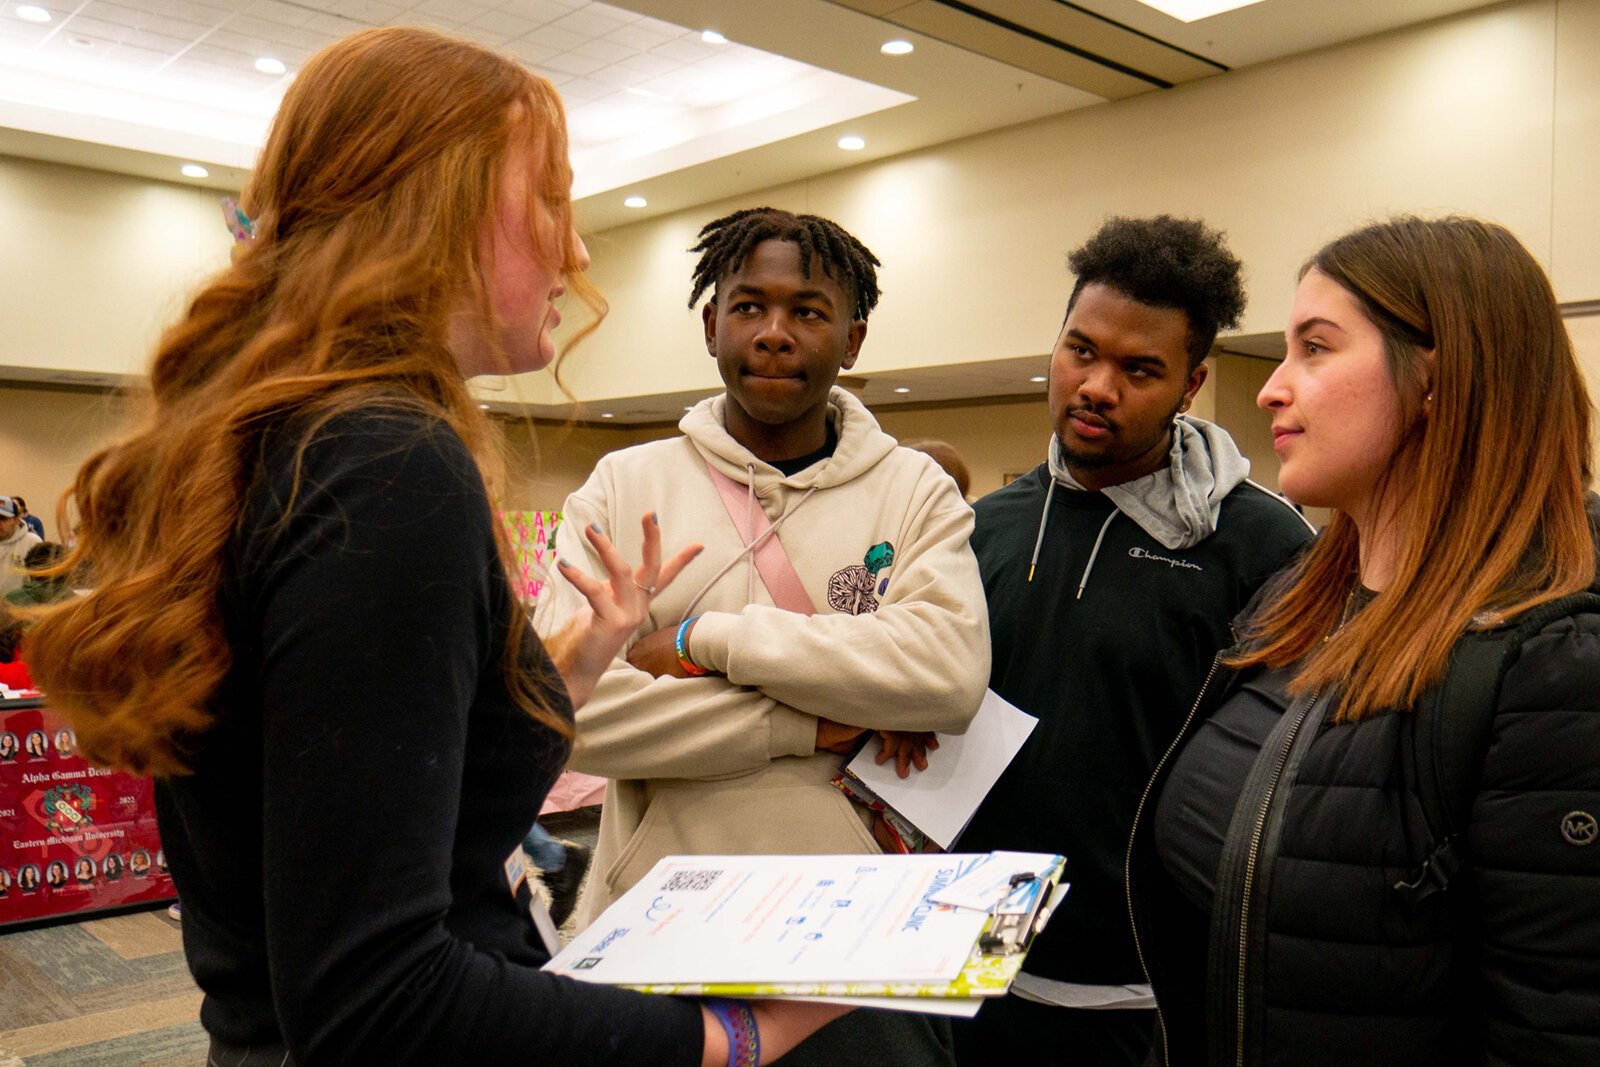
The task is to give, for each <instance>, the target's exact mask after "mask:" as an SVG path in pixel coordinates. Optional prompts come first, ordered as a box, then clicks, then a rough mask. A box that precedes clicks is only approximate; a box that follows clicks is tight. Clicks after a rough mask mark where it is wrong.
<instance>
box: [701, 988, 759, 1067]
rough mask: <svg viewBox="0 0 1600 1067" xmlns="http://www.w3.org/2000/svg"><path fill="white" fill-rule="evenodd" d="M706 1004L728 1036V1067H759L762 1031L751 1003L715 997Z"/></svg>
mask: <svg viewBox="0 0 1600 1067" xmlns="http://www.w3.org/2000/svg"><path fill="white" fill-rule="evenodd" d="M704 1003H705V1006H706V1009H707V1010H708V1011H710V1012H711V1014H712V1015H715V1016H716V1017H717V1022H719V1023H721V1024H722V1029H723V1030H724V1031H725V1032H726V1033H727V1035H728V1067H759V1065H760V1063H761V1030H760V1028H759V1027H757V1026H756V1013H755V1012H753V1011H751V1010H750V1004H749V1002H748V1001H743V1000H725V999H723V998H722V997H713V998H711V999H710V1000H707V1001H705V1002H704Z"/></svg>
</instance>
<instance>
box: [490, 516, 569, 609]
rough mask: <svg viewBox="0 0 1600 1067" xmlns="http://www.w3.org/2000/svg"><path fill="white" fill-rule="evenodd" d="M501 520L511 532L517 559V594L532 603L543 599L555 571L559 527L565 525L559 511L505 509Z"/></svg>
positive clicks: (526, 601)
mask: <svg viewBox="0 0 1600 1067" xmlns="http://www.w3.org/2000/svg"><path fill="white" fill-rule="evenodd" d="M500 521H502V522H504V523H505V524H506V532H507V533H508V534H510V536H511V551H512V553H513V554H514V556H515V559H516V575H515V581H516V587H517V595H518V596H520V597H522V599H523V601H524V602H525V603H528V604H532V603H533V602H534V601H535V600H537V599H539V592H540V590H542V589H543V588H544V583H545V582H546V581H548V580H549V578H550V575H551V574H553V573H554V568H555V564H556V530H558V529H559V528H560V527H561V512H559V511H502V512H501V513H500Z"/></svg>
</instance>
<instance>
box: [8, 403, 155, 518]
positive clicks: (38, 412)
mask: <svg viewBox="0 0 1600 1067" xmlns="http://www.w3.org/2000/svg"><path fill="white" fill-rule="evenodd" d="M127 412H128V407H127V404H126V403H125V402H124V401H123V400H121V399H120V398H118V397H115V396H106V395H98V394H94V393H82V392H64V391H60V390H52V389H31V388H30V389H24V388H18V387H15V386H12V387H5V386H0V493H7V494H10V493H16V494H18V495H20V496H22V497H23V498H25V499H26V500H27V501H28V508H29V510H30V511H32V512H33V513H34V514H35V515H38V516H39V518H40V519H41V520H43V522H44V528H45V537H46V539H47V540H51V541H59V540H62V537H61V529H60V527H59V526H58V525H57V523H56V501H57V498H59V497H60V495H61V494H62V492H64V491H65V490H66V488H67V486H69V485H70V484H72V478H73V475H75V474H76V473H77V471H78V468H79V467H80V466H82V464H83V462H84V460H86V459H88V458H89V456H90V455H92V454H93V453H94V452H95V451H96V450H98V449H99V448H101V447H103V446H104V445H106V444H109V443H110V442H111V441H112V440H113V439H115V437H116V435H117V434H118V433H119V432H120V431H121V430H122V428H123V427H124V425H125V424H126V419H127Z"/></svg>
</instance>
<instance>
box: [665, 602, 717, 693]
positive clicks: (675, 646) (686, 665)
mask: <svg viewBox="0 0 1600 1067" xmlns="http://www.w3.org/2000/svg"><path fill="white" fill-rule="evenodd" d="M699 617H700V616H698V615H694V616H691V617H690V618H687V619H684V620H683V621H682V622H681V623H679V624H678V636H677V637H675V638H673V639H672V650H673V651H674V652H676V653H677V654H678V666H680V667H682V668H683V670H684V673H685V674H687V675H689V676H690V677H691V678H699V677H701V676H703V675H707V674H710V673H711V672H710V671H708V670H706V669H705V668H704V667H702V666H700V665H699V664H698V663H696V662H695V661H694V660H692V659H690V658H689V646H688V645H687V644H686V643H685V641H684V638H685V637H686V636H688V633H689V627H691V626H693V625H694V620H695V619H698V618H699Z"/></svg>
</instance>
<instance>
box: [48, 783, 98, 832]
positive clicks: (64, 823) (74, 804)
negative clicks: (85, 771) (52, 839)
mask: <svg viewBox="0 0 1600 1067" xmlns="http://www.w3.org/2000/svg"><path fill="white" fill-rule="evenodd" d="M39 806H40V807H41V808H43V809H44V815H45V825H46V826H48V827H49V828H50V832H51V833H56V834H75V833H79V832H80V831H82V830H86V829H88V828H89V827H91V826H93V825H94V819H92V818H91V817H90V816H89V812H90V811H91V810H92V809H93V808H94V791H93V790H91V789H90V788H89V787H88V786H86V785H82V784H75V785H58V786H56V787H54V788H53V789H50V790H49V791H47V792H46V793H45V795H44V799H43V800H42V801H41V802H40V805H39Z"/></svg>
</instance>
